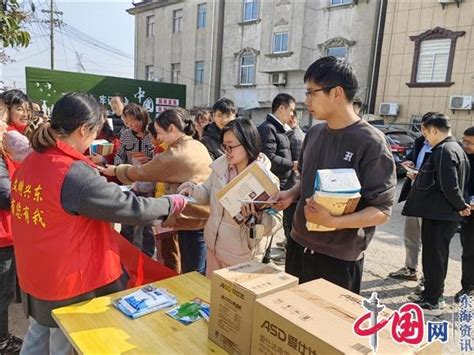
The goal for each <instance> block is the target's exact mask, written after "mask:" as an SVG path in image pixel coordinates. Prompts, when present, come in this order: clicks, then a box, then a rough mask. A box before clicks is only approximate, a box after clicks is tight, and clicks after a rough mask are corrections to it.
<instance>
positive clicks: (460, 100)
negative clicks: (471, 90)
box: [449, 95, 472, 110]
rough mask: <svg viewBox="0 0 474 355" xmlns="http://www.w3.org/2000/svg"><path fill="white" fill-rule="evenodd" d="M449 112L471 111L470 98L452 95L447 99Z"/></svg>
mask: <svg viewBox="0 0 474 355" xmlns="http://www.w3.org/2000/svg"><path fill="white" fill-rule="evenodd" d="M449 108H450V109H451V110H471V109H472V96H462V95H453V96H451V97H450V98H449Z"/></svg>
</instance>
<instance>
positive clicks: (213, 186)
mask: <svg viewBox="0 0 474 355" xmlns="http://www.w3.org/2000/svg"><path fill="white" fill-rule="evenodd" d="M220 140H221V148H222V150H223V151H224V152H225V155H223V156H221V157H219V158H218V159H216V160H215V161H214V162H213V163H212V164H211V165H210V167H211V169H212V173H211V175H210V176H209V178H208V179H207V180H206V181H205V182H204V183H203V184H201V185H196V184H193V183H191V182H186V183H184V184H182V185H181V186H180V187H179V188H178V192H179V193H181V194H183V195H187V196H191V197H193V198H194V199H195V200H196V203H197V204H199V205H210V207H211V214H210V216H209V220H208V221H207V224H206V226H205V228H204V239H205V241H206V245H207V268H206V274H207V276H210V275H212V272H213V271H214V270H218V269H222V268H225V267H228V266H231V265H236V264H239V263H242V262H245V261H250V260H253V259H258V258H259V257H260V256H261V255H262V254H263V251H264V249H265V244H266V241H267V239H268V238H267V237H268V236H271V235H272V234H274V233H275V232H276V231H278V229H280V228H281V225H282V224H281V221H282V216H281V213H275V214H270V213H268V212H267V211H260V212H257V211H256V210H255V206H254V205H242V211H241V212H242V215H243V217H244V219H245V220H246V221H250V219H251V217H252V216H253V218H252V220H253V221H256V225H255V226H254V227H253V231H251V228H250V227H249V225H250V224H249V223H242V224H241V225H239V224H238V223H237V222H235V221H234V219H233V218H232V217H231V215H230V214H229V212H227V211H226V210H225V209H224V208H223V207H222V205H221V204H220V203H219V201H218V200H217V197H216V193H217V192H218V191H219V190H221V189H222V188H223V187H224V186H225V185H227V184H228V183H229V182H230V181H231V180H232V179H233V178H235V177H236V176H237V175H238V174H239V173H241V172H242V170H244V169H245V168H246V167H247V166H248V165H249V164H251V163H253V162H254V161H255V160H257V161H258V162H259V164H261V165H262V166H263V167H264V168H265V169H266V170H267V172H268V175H270V176H271V177H272V180H273V181H274V183H275V184H276V186H278V185H279V181H278V178H277V177H276V176H275V175H273V174H272V173H271V172H270V166H271V163H270V160H269V159H268V158H267V157H266V155H265V154H263V153H261V152H260V147H261V141H260V135H259V133H258V131H257V128H256V127H255V125H254V124H253V122H252V121H250V120H248V119H236V120H233V121H231V122H229V123H228V124H227V125H226V126H225V127H224V128H223V129H222V132H221V138H220Z"/></svg>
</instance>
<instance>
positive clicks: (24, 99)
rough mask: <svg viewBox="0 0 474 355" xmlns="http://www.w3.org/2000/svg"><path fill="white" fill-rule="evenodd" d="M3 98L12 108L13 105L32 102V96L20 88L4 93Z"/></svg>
mask: <svg viewBox="0 0 474 355" xmlns="http://www.w3.org/2000/svg"><path fill="white" fill-rule="evenodd" d="M3 99H4V101H5V104H6V105H7V106H8V108H9V109H10V108H12V106H13V105H23V104H24V103H28V104H29V103H30V98H29V97H28V95H26V94H25V93H24V92H23V91H21V90H18V89H12V90H8V91H5V92H4V93H3Z"/></svg>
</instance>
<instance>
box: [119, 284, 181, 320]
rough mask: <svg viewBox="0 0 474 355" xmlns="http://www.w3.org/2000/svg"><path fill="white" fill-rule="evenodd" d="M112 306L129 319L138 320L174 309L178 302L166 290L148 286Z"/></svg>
mask: <svg viewBox="0 0 474 355" xmlns="http://www.w3.org/2000/svg"><path fill="white" fill-rule="evenodd" d="M112 304H113V305H114V306H115V307H116V308H117V309H118V310H119V311H120V312H122V313H123V314H125V315H126V316H127V317H130V318H132V319H136V318H139V317H141V316H144V315H145V314H149V313H152V312H156V311H159V310H160V309H164V308H168V307H172V306H174V305H176V304H177V300H176V297H175V296H173V295H172V294H170V293H168V291H166V290H165V289H163V288H156V287H154V286H151V285H147V286H145V287H142V288H141V289H139V290H137V291H135V292H133V293H131V294H129V295H127V296H123V297H121V298H119V299H116V300H115V301H113V302H112Z"/></svg>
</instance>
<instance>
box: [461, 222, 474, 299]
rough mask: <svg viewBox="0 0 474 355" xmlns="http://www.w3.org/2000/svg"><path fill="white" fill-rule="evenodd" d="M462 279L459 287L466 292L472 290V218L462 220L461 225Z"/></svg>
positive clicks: (473, 248) (473, 286)
mask: <svg viewBox="0 0 474 355" xmlns="http://www.w3.org/2000/svg"><path fill="white" fill-rule="evenodd" d="M461 245H462V278H461V285H462V288H463V289H464V290H466V291H472V290H474V216H470V217H467V218H465V219H464V221H463V223H462V224H461Z"/></svg>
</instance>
